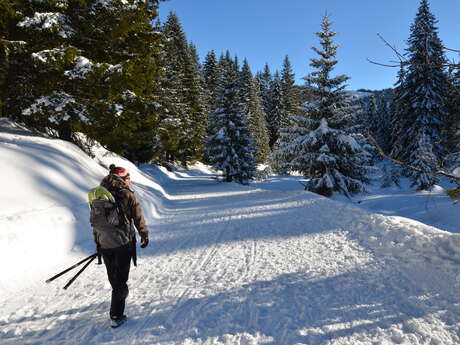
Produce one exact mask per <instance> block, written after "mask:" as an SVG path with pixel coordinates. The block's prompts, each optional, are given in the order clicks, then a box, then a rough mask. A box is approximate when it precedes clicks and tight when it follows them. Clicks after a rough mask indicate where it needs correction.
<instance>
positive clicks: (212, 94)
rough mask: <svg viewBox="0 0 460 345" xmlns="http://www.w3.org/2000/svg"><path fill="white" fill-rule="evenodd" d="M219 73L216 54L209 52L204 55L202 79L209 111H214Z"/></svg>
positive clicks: (219, 79) (212, 51)
mask: <svg viewBox="0 0 460 345" xmlns="http://www.w3.org/2000/svg"><path fill="white" fill-rule="evenodd" d="M220 77H221V71H220V68H219V64H218V62H217V57H216V53H215V52H214V50H211V51H210V52H208V54H206V57H205V59H204V63H203V78H204V81H205V86H206V90H207V100H208V107H209V111H215V108H216V103H217V90H218V89H219V85H220V81H221V78H220Z"/></svg>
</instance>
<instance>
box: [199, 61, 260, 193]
mask: <svg viewBox="0 0 460 345" xmlns="http://www.w3.org/2000/svg"><path fill="white" fill-rule="evenodd" d="M235 65H236V63H235V62H234V61H232V60H231V59H230V57H229V54H227V56H226V58H223V59H221V66H222V68H223V74H222V82H221V84H220V87H219V90H218V102H217V108H216V111H215V113H211V114H210V117H209V131H208V132H209V137H208V140H207V142H206V156H207V157H208V159H209V160H210V162H211V164H212V166H213V167H214V168H215V169H217V170H222V171H223V173H224V180H225V181H226V182H231V181H233V180H236V181H238V182H240V183H243V184H247V183H248V182H249V180H250V179H251V178H252V177H253V174H254V171H255V157H254V155H253V140H252V138H251V136H250V132H249V126H248V124H247V119H246V118H245V116H244V113H243V104H242V102H241V98H240V82H239V75H238V73H237V69H236V67H235Z"/></svg>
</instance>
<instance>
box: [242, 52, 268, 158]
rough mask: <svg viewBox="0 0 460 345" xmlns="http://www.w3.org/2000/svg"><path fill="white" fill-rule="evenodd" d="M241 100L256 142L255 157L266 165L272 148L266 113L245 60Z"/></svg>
mask: <svg viewBox="0 0 460 345" xmlns="http://www.w3.org/2000/svg"><path fill="white" fill-rule="evenodd" d="M240 88H241V96H240V97H241V100H242V102H243V110H244V114H245V116H246V118H247V122H248V125H249V130H250V133H251V137H252V138H253V140H254V150H255V152H254V155H255V157H256V161H257V162H258V163H266V162H267V159H268V156H269V153H270V147H269V145H268V133H267V129H266V127H265V113H264V111H263V107H262V102H261V99H260V96H259V92H258V91H259V89H258V85H257V83H256V82H255V80H254V77H253V75H252V72H251V68H250V67H249V62H248V61H247V60H246V59H244V61H243V67H242V71H241V86H240Z"/></svg>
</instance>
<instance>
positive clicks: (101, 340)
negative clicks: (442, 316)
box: [3, 266, 440, 345]
mask: <svg viewBox="0 0 460 345" xmlns="http://www.w3.org/2000/svg"><path fill="white" fill-rule="evenodd" d="M387 273H388V272H385V270H383V271H382V270H375V268H374V267H371V266H369V267H363V268H361V269H359V270H355V271H350V272H345V273H342V274H340V275H336V276H328V277H313V276H309V275H308V274H306V273H304V272H297V273H290V274H283V275H280V276H278V277H276V278H275V279H273V280H268V281H256V282H253V283H250V284H245V285H242V286H239V287H237V288H233V289H227V290H225V291H222V292H220V293H216V294H214V295H208V296H201V297H198V298H196V297H191V296H188V295H187V294H185V295H184V296H182V298H179V299H178V300H175V301H171V302H166V303H162V304H155V305H154V307H152V306H151V305H152V302H154V301H148V300H147V298H144V301H146V302H144V303H143V304H137V305H136V304H133V305H129V302H128V310H129V322H128V323H127V324H126V325H124V326H123V327H124V329H123V333H121V334H120V335H118V333H117V335H115V333H113V331H110V330H109V329H105V328H106V327H107V325H106V324H105V321H104V320H103V317H102V316H100V315H99V316H97V314H101V313H105V309H104V310H103V311H102V310H100V309H101V308H102V306H101V305H100V306H95V305H90V306H86V307H82V308H74V309H72V310H67V311H66V312H56V313H50V314H46V315H41V316H39V317H37V316H34V317H33V320H32V321H36V322H40V319H43V320H45V319H50V318H52V319H54V321H53V324H52V327H51V326H48V327H47V329H44V330H36V331H33V330H27V331H24V332H23V333H22V334H21V335H20V336H13V335H12V334H9V333H6V337H5V338H3V339H4V341H5V344H13V343H14V342H13V340H14V341H16V343H18V341H19V342H21V343H23V344H29V343H30V344H31V343H33V344H37V345H38V344H47V343H59V344H67V343H75V342H74V340H71V339H72V336H78V337H79V338H77V339H83V338H81V336H82V335H84V342H85V344H88V345H89V344H113V343H117V344H118V343H120V344H121V343H126V342H131V341H134V339H135V343H136V344H138V345H142V344H145V345H147V344H153V343H168V344H169V343H172V342H174V343H181V344H185V343H186V341H189V342H190V339H192V340H196V341H199V340H200V341H202V342H204V341H205V340H206V339H209V338H213V339H219V340H220V341H222V342H223V340H222V339H223V338H222V337H224V336H225V335H226V334H233V335H234V334H242V333H246V334H252V335H256V334H261V335H263V336H265V337H268V338H269V339H270V340H269V341H267V342H263V343H264V344H273V345H294V344H299V343H302V344H309V345H321V344H326V343H328V342H331V341H334V340H339V339H347V337H353V336H354V335H355V334H357V333H365V334H366V336H367V337H371V338H373V339H372V340H374V341H377V340H379V339H380V340H381V339H383V338H391V330H390V328H391V327H392V326H393V325H395V324H398V325H401V327H403V328H404V327H407V325H408V324H409V323H410V320H411V319H416V318H420V317H423V316H425V315H426V314H428V313H435V312H437V311H439V310H438V309H437V307H436V306H437V305H438V304H437V303H436V301H433V300H431V301H429V300H425V301H424V303H425V304H423V305H422V304H420V300H419V299H418V297H419V295H421V294H422V292H421V291H417V288H416V287H412V288H411V290H410V291H405V290H404V289H400V288H399V286H407V284H410V282H407V281H405V278H404V277H402V276H397V275H394V274H387ZM432 298H433V299H436V298H438V299H439V298H440V297H432ZM103 308H106V306H103ZM77 313H78V314H79V315H80V316H79V317H78V318H72V319H70V318H67V317H66V316H68V315H74V314H77ZM29 321H31V320H29V319H27V318H24V319H19V320H13V322H15V323H17V324H21V323H24V322H29ZM78 329H79V330H80V334H79V333H78ZM405 331H407V332H409V333H410V330H407V329H406V330H405ZM78 334H79V335H78ZM28 340H30V342H28ZM117 341H118V342H117ZM16 343H15V344H16ZM190 343H192V342H190ZM241 344H243V343H241Z"/></svg>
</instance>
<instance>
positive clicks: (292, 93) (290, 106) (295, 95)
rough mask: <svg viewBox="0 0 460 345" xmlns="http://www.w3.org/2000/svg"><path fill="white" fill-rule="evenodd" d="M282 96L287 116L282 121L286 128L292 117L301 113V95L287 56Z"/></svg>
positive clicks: (282, 76) (282, 78)
mask: <svg viewBox="0 0 460 345" xmlns="http://www.w3.org/2000/svg"><path fill="white" fill-rule="evenodd" d="M281 91H282V92H281V94H282V98H283V108H284V114H285V116H284V117H283V119H282V123H281V127H286V126H287V125H288V123H287V122H286V121H287V120H288V119H289V117H290V116H292V115H295V114H297V113H298V112H299V106H300V95H299V90H298V88H297V87H296V86H295V74H294V72H293V71H292V66H291V62H290V61H289V57H288V56H287V55H286V57H285V58H284V61H283V69H282V70H281Z"/></svg>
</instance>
